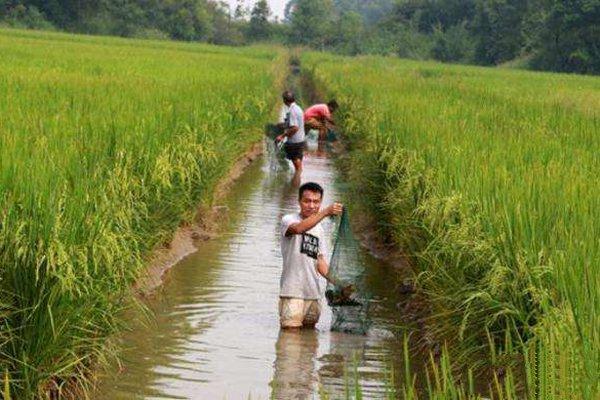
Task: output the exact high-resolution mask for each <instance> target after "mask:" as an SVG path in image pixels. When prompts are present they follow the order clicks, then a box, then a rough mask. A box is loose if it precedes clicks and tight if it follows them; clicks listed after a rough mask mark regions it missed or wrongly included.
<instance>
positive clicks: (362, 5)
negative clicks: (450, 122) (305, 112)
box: [289, 0, 600, 74]
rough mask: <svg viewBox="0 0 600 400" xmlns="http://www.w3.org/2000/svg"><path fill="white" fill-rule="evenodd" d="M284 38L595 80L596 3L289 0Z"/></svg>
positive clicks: (599, 26)
mask: <svg viewBox="0 0 600 400" xmlns="http://www.w3.org/2000/svg"><path fill="white" fill-rule="evenodd" d="M293 3H294V7H291V10H290V12H289V19H290V23H291V25H292V28H293V29H292V30H291V32H290V38H291V39H292V40H293V42H295V43H302V44H306V45H310V46H313V47H316V48H326V49H332V50H334V51H338V52H341V53H347V54H359V53H374V54H396V55H398V56H401V57H408V58H417V59H431V58H433V59H436V60H440V61H444V62H458V63H472V64H480V65H499V64H503V63H506V62H513V63H515V64H520V65H521V66H524V67H531V68H535V69H543V70H554V71H567V72H578V73H595V74H597V73H600V0H400V1H393V0H293Z"/></svg>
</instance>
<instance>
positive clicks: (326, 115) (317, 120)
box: [304, 100, 338, 141]
mask: <svg viewBox="0 0 600 400" xmlns="http://www.w3.org/2000/svg"><path fill="white" fill-rule="evenodd" d="M337 109H338V103H337V102H336V101H335V100H330V101H329V102H328V103H327V104H314V105H312V106H310V107H308V108H307V109H306V110H305V111H304V127H305V129H306V130H307V131H308V130H310V129H316V130H318V131H319V141H323V140H326V139H327V130H328V129H329V128H330V127H331V128H334V127H335V122H334V120H333V116H332V115H333V113H334V112H335V111H336V110H337Z"/></svg>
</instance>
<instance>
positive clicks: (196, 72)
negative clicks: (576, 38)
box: [0, 29, 600, 400]
mask: <svg viewBox="0 0 600 400" xmlns="http://www.w3.org/2000/svg"><path fill="white" fill-rule="evenodd" d="M0 54H1V57H0V212H1V214H0V375H1V377H2V389H1V392H2V396H3V397H4V398H5V399H29V398H48V397H51V398H63V397H64V398H81V397H82V396H85V395H86V393H88V390H89V388H90V387H91V385H92V382H91V379H92V377H93V376H94V371H95V370H96V369H97V368H98V365H102V364H105V363H106V362H107V358H110V357H111V356H112V354H113V348H112V346H113V345H112V344H111V343H112V341H111V338H113V337H114V335H115V333H117V332H119V331H121V330H122V328H123V326H124V321H122V315H123V310H124V309H126V308H127V307H130V306H131V304H132V299H133V298H134V296H133V293H132V289H131V288H132V285H133V284H134V282H136V281H137V280H138V279H139V278H140V277H141V276H142V275H143V274H144V271H145V267H146V265H147V262H148V257H149V255H150V254H151V252H152V250H153V249H155V248H157V247H160V246H161V245H162V244H163V243H165V242H168V241H169V239H170V238H171V237H172V234H173V232H174V231H175V230H176V229H177V227H179V226H181V225H182V224H186V223H189V222H190V221H192V220H193V219H194V218H195V217H197V216H196V212H197V210H198V206H199V205H206V206H209V205H210V204H211V200H212V199H213V194H214V189H215V186H216V184H217V182H218V181H219V180H220V179H221V178H223V177H224V176H225V175H226V174H227V172H228V170H229V169H230V167H231V166H232V165H233V163H234V162H235V161H236V159H238V158H239V157H240V156H241V155H242V154H243V153H244V152H245V151H247V149H248V148H249V147H250V146H251V145H253V144H254V143H256V142H258V141H260V140H261V138H262V134H263V129H262V128H263V126H264V124H265V123H266V122H267V121H268V120H270V119H272V117H273V113H272V110H273V107H274V105H275V104H276V102H277V101H278V95H279V93H280V89H281V86H282V82H283V78H284V75H285V68H286V62H285V61H286V57H287V56H286V54H285V53H284V52H283V51H281V50H280V49H277V48H273V47H246V48H227V47H215V46H209V45H202V44H186V43H174V42H164V41H145V40H127V39H118V38H107V37H90V36H78V35H69V34H61V33H41V32H31V31H19V30H8V29H2V30H0ZM301 61H302V68H303V70H304V74H305V78H307V79H309V80H310V81H311V82H312V86H315V87H316V88H317V89H318V90H320V91H323V92H324V93H327V94H328V95H330V96H335V97H336V98H337V100H338V102H339V103H340V104H341V106H342V107H341V110H340V115H339V118H340V121H341V126H343V136H344V139H345V140H346V141H347V142H348V146H349V153H348V155H347V157H345V159H346V161H345V167H346V168H347V169H348V173H349V178H350V180H351V181H352V183H353V185H355V187H356V188H357V189H358V191H357V192H359V193H361V194H362V195H363V196H362V200H363V202H364V204H363V206H365V207H367V208H368V209H369V211H370V212H371V213H372V215H376V216H378V217H379V220H378V225H377V229H378V231H379V233H380V235H381V237H382V238H384V239H385V240H386V241H388V242H391V243H393V244H395V245H396V246H397V248H400V249H403V251H404V252H405V253H406V255H407V256H408V257H409V258H410V260H411V263H412V266H413V268H414V271H415V273H416V276H417V278H416V279H417V284H418V287H419V289H420V290H422V292H423V293H425V295H426V298H427V301H428V308H429V310H430V314H429V315H428V317H427V319H426V324H427V327H428V330H429V331H431V332H432V334H433V335H434V336H435V337H436V338H440V340H442V341H444V342H445V346H443V349H442V351H441V356H439V358H440V359H438V360H435V362H434V360H433V359H432V363H431V368H430V371H429V372H430V374H429V375H428V376H427V377H423V376H417V377H415V380H411V378H410V376H411V372H410V366H409V363H410V361H409V357H407V361H406V368H407V371H405V373H404V376H405V377H406V384H405V391H404V392H403V393H402V394H401V395H402V396H403V397H404V398H407V399H414V398H426V397H424V395H423V393H422V392H419V391H418V390H417V389H416V387H420V388H423V387H427V388H428V392H427V393H428V394H429V396H427V397H429V398H437V399H447V398H452V399H459V398H480V397H478V396H479V395H477V394H476V393H481V392H486V393H487V394H486V396H488V397H492V396H493V397H494V398H505V399H509V398H527V399H532V400H533V399H536V400H537V399H540V400H541V399H544V400H545V399H595V398H598V397H600V383H599V382H600V377H599V376H598V371H599V370H600V196H599V195H600V180H599V179H598V178H597V176H598V173H599V172H600V119H599V118H600V78H598V77H584V76H575V75H561V74H547V73H533V72H526V71H516V70H505V69H491V68H478V67H465V66H452V65H442V64H436V63H428V62H417V61H406V60H399V59H393V58H383V57H358V58H344V57H338V56H334V55H328V54H325V53H312V52H305V53H302V55H301ZM407 343H408V341H407ZM405 346H406V349H405V350H406V351H405V353H406V354H408V353H409V351H410V349H409V348H408V344H406V345H405ZM478 375H479V376H486V377H488V378H489V382H490V383H489V385H488V387H486V388H483V390H482V388H479V387H478V388H476V387H475V386H479V383H477V382H480V381H481V379H477V376H478ZM419 380H420V382H417V381H419ZM352 390H353V391H354V393H355V396H354V397H355V398H361V396H362V395H361V390H360V388H359V387H356V388H352ZM325 397H326V396H325ZM351 397H352V396H351Z"/></svg>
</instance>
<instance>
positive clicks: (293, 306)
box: [279, 182, 343, 328]
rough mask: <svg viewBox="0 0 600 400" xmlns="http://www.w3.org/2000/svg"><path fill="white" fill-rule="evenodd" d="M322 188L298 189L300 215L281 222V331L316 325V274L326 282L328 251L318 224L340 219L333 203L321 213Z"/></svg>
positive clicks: (338, 206)
mask: <svg viewBox="0 0 600 400" xmlns="http://www.w3.org/2000/svg"><path fill="white" fill-rule="evenodd" d="M322 200H323V188H322V187H321V186H320V185H318V184H317V183H314V182H308V183H305V184H303V185H302V186H300V189H299V190H298V202H299V204H300V212H299V213H293V214H287V215H285V216H284V217H283V218H282V219H281V235H282V237H281V253H282V255H283V271H282V273H281V280H280V293H279V321H280V324H281V327H282V328H302V327H308V328H312V327H314V326H315V325H316V323H317V322H318V321H319V317H320V315H321V307H320V305H319V299H320V298H321V297H322V295H321V293H322V291H321V288H320V284H319V279H320V278H319V274H320V275H321V276H323V277H325V278H326V279H329V277H328V274H329V264H328V261H327V259H328V257H329V254H328V249H327V244H326V238H325V235H324V232H323V228H322V227H321V225H320V222H321V221H322V220H323V218H325V217H328V216H332V215H340V214H341V213H342V210H343V206H342V204H340V203H333V204H331V205H330V206H328V207H327V208H325V209H323V210H321V201H322Z"/></svg>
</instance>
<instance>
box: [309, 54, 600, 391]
mask: <svg viewBox="0 0 600 400" xmlns="http://www.w3.org/2000/svg"><path fill="white" fill-rule="evenodd" d="M302 61H303V66H304V68H305V69H308V70H309V73H310V74H311V76H312V78H313V79H314V80H315V81H316V82H317V86H319V87H324V88H326V89H327V90H328V91H329V94H330V95H331V96H335V97H337V99H338V101H339V102H340V103H341V104H343V107H342V111H341V113H340V114H341V115H340V119H341V120H342V122H343V125H344V133H345V136H346V139H347V141H348V143H349V146H350V148H351V157H350V160H351V162H350V164H351V165H350V167H349V168H350V176H351V177H352V179H353V181H354V182H355V183H357V184H359V185H361V186H362V190H361V193H365V194H366V195H367V196H365V201H366V202H368V204H369V205H370V206H371V207H372V208H373V209H374V210H375V212H376V213H377V215H378V216H381V218H380V220H381V224H380V225H379V226H378V229H379V230H380V232H381V234H382V236H383V237H384V238H385V239H387V240H390V241H392V242H394V243H396V244H397V245H398V246H399V247H400V248H402V249H404V250H406V252H407V253H409V254H411V255H412V259H413V264H414V267H415V272H416V273H417V275H418V282H419V285H420V286H421V287H422V289H423V290H424V291H425V292H426V293H427V294H428V296H429V299H430V301H431V306H432V315H431V317H430V321H429V325H430V326H431V327H432V329H433V330H434V332H435V335H436V336H437V337H439V338H442V339H450V338H452V339H453V340H452V341H451V343H453V346H452V347H451V348H450V353H451V357H450V358H451V359H452V361H453V363H454V364H461V363H463V364H464V363H471V364H473V363H477V361H476V360H478V359H479V360H481V357H482V356H483V355H485V357H484V360H483V362H482V365H480V366H484V365H489V364H493V361H492V358H493V357H492V356H491V354H490V351H489V345H488V332H489V338H490V339H489V340H491V341H492V343H493V347H492V348H495V349H497V350H498V351H499V354H503V355H504V356H503V360H504V361H498V362H505V363H507V364H508V365H513V364H524V368H525V370H526V371H525V376H526V378H524V380H525V381H526V383H527V388H526V393H527V397H528V398H531V399H552V398H556V399H563V398H565V399H566V398H579V399H589V398H597V397H598V396H599V395H600V383H599V382H600V377H599V376H598V371H599V370H600V269H599V268H600V265H599V263H598V260H600V239H599V238H600V236H599V233H600V200H599V199H600V197H599V196H598V193H600V180H598V179H597V174H598V171H600V135H598V132H600V123H599V116H600V79H599V78H597V77H585V76H575V75H563V74H548V73H534V72H527V71H514V70H503V69H490V68H479V67H466V66H454V65H441V64H436V63H430V62H418V61H406V60H396V59H392V58H384V57H359V58H354V59H349V58H344V57H336V56H331V55H326V54H322V53H305V54H304V55H303V59H302ZM455 338H458V340H456V339H455ZM507 338H509V339H507ZM475 365H477V364H475ZM474 370H477V368H474Z"/></svg>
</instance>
